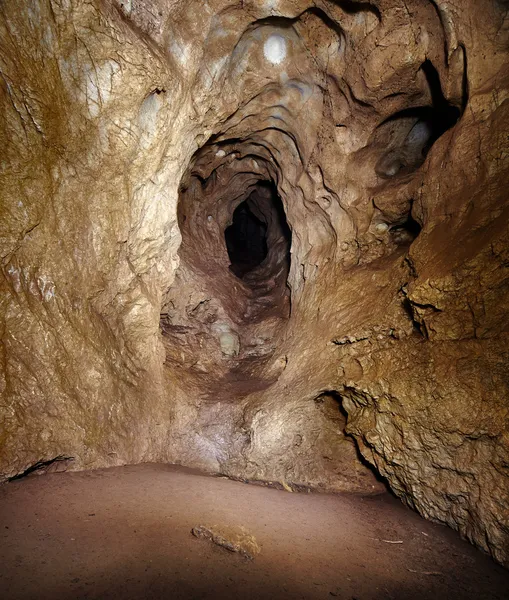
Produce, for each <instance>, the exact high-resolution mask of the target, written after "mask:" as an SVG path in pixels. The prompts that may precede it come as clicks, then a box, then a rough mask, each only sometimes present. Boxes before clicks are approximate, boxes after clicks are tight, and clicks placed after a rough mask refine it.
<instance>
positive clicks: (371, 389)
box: [0, 0, 509, 565]
mask: <svg viewBox="0 0 509 600" xmlns="http://www.w3.org/2000/svg"><path fill="white" fill-rule="evenodd" d="M0 39H1V42H0V74H1V78H0V82H1V85H0V90H1V91H0V94H1V101H2V113H1V114H2V128H1V132H2V133H1V142H2V148H3V156H2V161H1V169H2V171H1V173H2V187H1V198H2V205H1V211H2V212H1V214H2V218H1V240H0V243H1V250H2V252H1V256H2V280H1V287H2V294H1V315H2V321H1V330H0V331H1V336H2V337H1V339H2V345H1V346H0V348H1V353H2V354H1V356H2V374H1V380H0V385H1V389H2V400H1V402H2V404H1V418H2V421H1V430H0V472H1V473H2V477H3V478H4V479H5V478H9V477H12V476H15V475H17V474H19V473H22V472H24V471H25V470H26V469H28V468H30V467H31V466H32V465H35V464H37V463H47V462H48V461H51V460H53V459H54V458H56V457H66V459H69V460H70V458H71V457H72V458H73V459H74V460H73V461H72V463H70V464H71V465H72V466H73V468H91V467H100V466H109V465H116V464H125V463H135V462H142V461H173V462H180V463H183V464H186V465H188V466H197V467H201V468H205V469H207V470H210V471H216V472H220V473H223V474H226V475H228V476H231V477H238V478H245V479H261V480H271V481H279V482H283V483H284V484H285V485H287V484H288V483H295V484H303V485H311V486H313V487H317V488H322V489H327V490H349V491H359V492H367V491H377V490H379V489H380V486H381V484H380V483H379V482H378V481H377V480H376V478H375V476H374V475H373V473H372V472H371V470H369V469H368V468H367V467H366V465H365V464H364V463H363V462H362V461H361V460H359V457H358V455H357V450H356V446H354V444H353V441H352V437H353V438H354V439H355V440H356V443H357V447H358V448H360V451H361V452H362V455H363V456H364V459H365V460H367V461H369V462H370V463H371V464H372V465H374V466H375V467H376V469H377V470H378V472H379V473H381V474H382V475H383V476H384V477H385V478H386V480H387V481H388V483H389V485H390V486H391V488H392V489H393V490H394V491H395V492H396V494H398V496H399V497H400V498H401V499H402V500H403V501H405V502H406V503H408V504H409V505H411V506H412V507H414V508H415V509H417V510H418V511H419V512H420V513H421V514H423V515H424V516H426V517H428V518H430V519H434V520H439V521H442V522H445V523H447V524H449V525H450V526H452V527H454V528H456V529H458V530H459V531H460V532H461V533H462V535H464V536H466V537H468V538H469V539H470V540H471V541H473V542H474V543H475V544H477V545H478V546H480V547H481V548H484V549H485V550H488V551H490V552H491V553H492V555H493V556H494V557H495V558H496V559H497V560H499V561H500V562H502V563H504V564H506V565H507V564H509V470H508V469H509V468H508V465H509V424H508V418H509V417H508V416H509V403H508V395H507V394H508V390H507V385H508V380H507V369H508V362H509V351H508V347H509V346H508V343H507V340H508V332H509V323H508V319H509V317H508V315H509V293H508V292H509V277H508V273H507V266H508V264H509V255H508V254H509V251H508V227H507V224H508V219H507V216H508V212H509V206H508V200H507V194H506V190H507V185H508V183H509V182H508V178H509V176H508V173H509V170H508V167H509V165H508V156H509V154H508V138H507V124H508V120H509V114H508V112H509V109H508V106H509V105H508V102H507V90H508V85H509V84H508V74H509V69H508V67H507V56H508V43H509V31H508V20H507V6H506V3H504V2H501V1H496V0H492V1H487V2H485V3H483V7H482V10H479V3H475V2H474V1H473V0H468V1H467V2H459V0H458V1H457V2H451V1H448V2H445V1H442V0H436V1H432V0H406V1H403V0H376V1H375V0H374V1H373V2H355V1H350V0H343V1H341V0H337V1H332V0H330V1H329V0H320V1H314V2H311V1H309V0H270V1H269V0H267V1H264V2H261V1H254V0H253V1H248V0H244V2H240V3H238V2H232V1H230V0H209V1H206V2H204V1H203V0H191V1H189V0H188V1H187V2H179V1H174V2H165V1H163V0H150V2H141V1H136V0H130V1H119V0H117V1H114V2H111V3H106V2H100V1H99V0H97V1H92V2H87V3H85V2H83V1H82V0H65V1H57V0H40V1H35V0H34V1H32V2H27V3H25V4H24V5H23V7H20V6H19V3H15V2H14V1H13V0H10V1H7V2H4V3H3V4H2V9H1V12H0ZM342 411H345V412H346V413H347V416H346V417H345V415H344V414H343V412H342ZM345 427H346V431H345ZM346 434H350V436H352V437H349V436H347V435H346Z"/></svg>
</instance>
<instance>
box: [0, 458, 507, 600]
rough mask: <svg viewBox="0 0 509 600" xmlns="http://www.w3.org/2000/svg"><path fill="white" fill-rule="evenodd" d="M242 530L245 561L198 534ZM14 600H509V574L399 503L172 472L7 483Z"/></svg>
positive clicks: (4, 550)
mask: <svg viewBox="0 0 509 600" xmlns="http://www.w3.org/2000/svg"><path fill="white" fill-rule="evenodd" d="M199 525H205V526H218V527H220V528H221V527H222V528H227V529H230V530H232V529H235V528H237V527H244V528H245V529H246V530H247V531H248V532H249V533H250V534H251V535H253V536H254V537H255V538H256V541H257V543H258V544H259V546H260V548H261V551H260V553H259V554H258V555H257V556H256V557H255V558H254V560H248V559H247V558H245V557H243V556H242V555H240V554H238V553H233V552H230V551H228V550H226V549H224V548H222V547H220V546H217V545H216V544H214V543H213V542H211V541H209V540H206V539H199V538H196V537H194V536H193V535H192V534H191V529H192V528H193V527H196V526H199ZM0 589H1V593H0V595H1V597H2V598H3V600H10V599H14V598H16V599H22V598H23V599H24V598H31V599H37V600H42V599H49V598H51V599H59V600H62V599H71V598H72V599H75V598H89V599H90V598H97V599H101V600H104V599H110V598H111V599H113V598H115V599H126V598H132V599H135V598H136V599H148V598H165V599H168V600H170V599H171V600H173V599H177V598H182V599H184V598H186V599H194V598H224V599H228V598H232V599H233V598H235V599H240V598H242V599H244V598H252V599H261V598H267V599H268V598H270V599H280V598H281V599H285V598H288V599H290V598H291V599H296V598H306V599H315V598H317V599H318V598H321V599H329V600H330V599H332V598H341V599H348V600H353V599H356V600H368V599H373V600H384V599H390V598H393V599H406V598H408V599H412V600H415V599H419V600H422V599H425V598H430V599H431V598H433V599H434V600H436V599H439V598H448V599H450V600H453V599H454V600H457V599H462V598H477V599H482V600H484V599H493V598H500V599H501V598H507V590H509V572H507V571H505V570H504V569H503V568H502V567H499V566H498V565H496V564H495V563H494V562H493V561H492V560H491V559H490V558H489V557H488V556H486V555H484V554H483V553H481V552H479V551H477V550H475V549H474V548H473V547H472V546H470V545H469V544H468V543H466V542H464V541H462V540H461V539H460V538H459V537H458V535H457V534H456V533H455V532H453V531H452V530H449V529H448V528H446V527H442V526H440V525H436V524H433V523H429V522H427V521H425V520H424V519H422V518H420V517H419V516H418V515H417V514H415V513H414V512H412V511H411V510H409V509H407V508H405V507H404V506H403V505H402V504H401V503H400V502H399V501H397V500H396V499H394V498H393V497H392V496H390V495H389V494H383V495H380V496H373V497H360V496H352V495H328V494H327V495H326V494H309V493H288V492H285V491H280V490H276V489H272V488H268V487H263V486H258V485H246V484H243V483H239V482H235V481H230V480H228V479H225V478H216V477H211V476H207V475H204V474H201V473H197V472H193V471H190V470H188V469H183V468H179V467H174V466H167V465H155V464H145V465H138V466H130V467H118V468H111V469H103V470H98V471H89V472H82V473H53V474H47V475H44V476H35V475H32V476H30V477H25V478H23V479H20V480H17V481H12V482H11V483H8V484H6V485H4V486H1V487H0Z"/></svg>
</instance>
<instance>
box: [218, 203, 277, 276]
mask: <svg viewBox="0 0 509 600" xmlns="http://www.w3.org/2000/svg"><path fill="white" fill-rule="evenodd" d="M224 238H225V241H226V248H227V250H228V256H229V257H230V261H231V264H230V269H231V270H232V272H233V273H234V274H235V275H236V276H237V277H239V278H240V279H242V277H244V275H245V274H246V273H249V271H252V270H253V269H254V268H255V267H257V266H258V265H259V264H261V263H262V262H263V261H264V260H265V257H266V256H267V224H266V223H264V222H263V221H261V220H260V219H259V218H258V217H257V216H256V215H255V214H254V213H253V212H252V211H251V209H250V208H249V204H248V202H247V201H244V202H242V204H239V206H237V208H236V209H235V212H234V213H233V222H232V224H231V225H230V226H229V227H227V228H226V230H225V232H224Z"/></svg>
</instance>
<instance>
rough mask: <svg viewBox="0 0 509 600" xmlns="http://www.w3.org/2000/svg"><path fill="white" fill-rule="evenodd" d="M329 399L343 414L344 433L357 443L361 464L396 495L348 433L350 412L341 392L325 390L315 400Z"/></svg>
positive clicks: (317, 401) (354, 440)
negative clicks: (347, 425) (346, 408)
mask: <svg viewBox="0 0 509 600" xmlns="http://www.w3.org/2000/svg"><path fill="white" fill-rule="evenodd" d="M327 398H331V399H332V400H334V401H335V402H336V403H337V408H338V411H339V413H340V414H341V416H342V417H343V418H344V421H345V427H344V428H343V433H344V434H345V435H346V436H348V437H349V438H350V439H351V440H352V441H353V442H354V443H355V449H356V450H357V458H358V459H359V462H360V463H362V464H363V465H364V466H365V467H366V468H367V469H369V470H370V471H371V472H372V473H373V475H374V476H375V478H376V480H377V481H380V482H381V483H383V484H384V486H385V488H386V489H387V491H388V492H389V493H390V494H391V495H394V494H393V492H392V490H391V488H390V487H389V485H388V483H387V480H386V479H385V477H383V476H382V475H381V474H380V473H379V471H378V470H377V468H376V467H375V466H373V465H372V464H371V463H370V462H369V461H368V460H366V459H365V458H364V456H363V455H362V453H361V451H360V448H359V444H358V442H357V439H356V438H355V437H354V436H353V435H352V434H350V433H349V432H348V431H347V429H346V424H347V422H348V412H347V411H346V410H345V407H344V406H343V397H342V396H341V394H340V393H339V392H337V391H336V390H325V391H323V392H321V393H320V394H319V395H318V396H317V397H316V398H315V402H316V403H321V402H325V400H326V399H327Z"/></svg>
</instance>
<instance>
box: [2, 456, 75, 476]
mask: <svg viewBox="0 0 509 600" xmlns="http://www.w3.org/2000/svg"><path fill="white" fill-rule="evenodd" d="M73 460H74V457H73V456H63V455H60V456H56V457H55V458H51V459H50V460H40V461H38V462H36V463H35V464H33V465H31V466H30V467H28V469H25V470H24V471H23V472H22V473H18V474H17V475H13V476H12V477H9V478H8V479H7V481H16V480H17V479H22V478H23V477H28V475H31V474H33V473H35V472H36V471H44V472H46V471H50V470H51V471H58V470H59V469H58V468H57V466H58V463H64V464H67V463H68V462H71V461H73ZM51 467H53V468H51ZM62 470H65V469H62Z"/></svg>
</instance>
